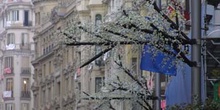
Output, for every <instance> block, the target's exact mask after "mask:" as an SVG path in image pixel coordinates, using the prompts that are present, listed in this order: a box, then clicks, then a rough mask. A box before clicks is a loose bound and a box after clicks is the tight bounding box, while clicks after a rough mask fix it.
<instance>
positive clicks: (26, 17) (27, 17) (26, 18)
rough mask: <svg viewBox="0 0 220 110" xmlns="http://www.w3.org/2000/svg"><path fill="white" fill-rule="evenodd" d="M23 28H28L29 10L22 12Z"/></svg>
mask: <svg viewBox="0 0 220 110" xmlns="http://www.w3.org/2000/svg"><path fill="white" fill-rule="evenodd" d="M24 26H29V10H24Z"/></svg>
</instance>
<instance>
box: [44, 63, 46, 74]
mask: <svg viewBox="0 0 220 110" xmlns="http://www.w3.org/2000/svg"><path fill="white" fill-rule="evenodd" d="M43 76H46V64H44V72H43Z"/></svg>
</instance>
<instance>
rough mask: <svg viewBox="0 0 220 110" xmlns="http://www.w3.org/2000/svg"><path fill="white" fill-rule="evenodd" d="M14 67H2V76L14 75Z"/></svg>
mask: <svg viewBox="0 0 220 110" xmlns="http://www.w3.org/2000/svg"><path fill="white" fill-rule="evenodd" d="M13 70H14V68H13V67H6V68H4V76H11V75H14V71H13Z"/></svg>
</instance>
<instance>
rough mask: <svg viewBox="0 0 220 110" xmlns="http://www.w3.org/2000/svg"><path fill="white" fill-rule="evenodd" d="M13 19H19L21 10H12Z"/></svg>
mask: <svg viewBox="0 0 220 110" xmlns="http://www.w3.org/2000/svg"><path fill="white" fill-rule="evenodd" d="M11 13H12V14H11V20H12V21H19V10H13V11H11Z"/></svg>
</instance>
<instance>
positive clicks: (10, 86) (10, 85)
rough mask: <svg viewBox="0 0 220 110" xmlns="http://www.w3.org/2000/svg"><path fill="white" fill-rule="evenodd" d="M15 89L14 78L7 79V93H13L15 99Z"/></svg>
mask: <svg viewBox="0 0 220 110" xmlns="http://www.w3.org/2000/svg"><path fill="white" fill-rule="evenodd" d="M13 87H14V81H13V78H7V79H6V91H11V97H13V89H14V88H13Z"/></svg>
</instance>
